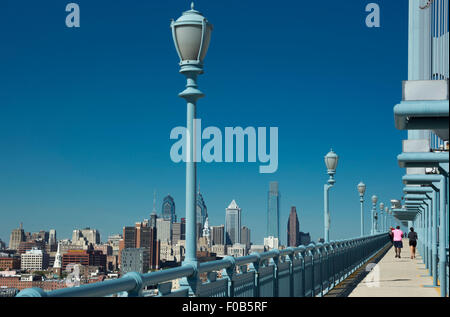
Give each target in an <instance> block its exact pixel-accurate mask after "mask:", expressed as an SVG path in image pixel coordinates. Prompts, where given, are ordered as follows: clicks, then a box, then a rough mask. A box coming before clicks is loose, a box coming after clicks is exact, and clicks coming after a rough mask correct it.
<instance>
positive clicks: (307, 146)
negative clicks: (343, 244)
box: [0, 0, 407, 244]
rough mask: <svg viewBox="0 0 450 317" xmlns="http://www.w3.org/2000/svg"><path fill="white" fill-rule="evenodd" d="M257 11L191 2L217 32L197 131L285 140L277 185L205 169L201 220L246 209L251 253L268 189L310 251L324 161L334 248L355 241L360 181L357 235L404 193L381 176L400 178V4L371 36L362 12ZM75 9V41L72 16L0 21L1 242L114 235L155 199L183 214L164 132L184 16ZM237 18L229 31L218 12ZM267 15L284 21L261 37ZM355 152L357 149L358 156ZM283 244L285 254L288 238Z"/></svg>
mask: <svg viewBox="0 0 450 317" xmlns="http://www.w3.org/2000/svg"><path fill="white" fill-rule="evenodd" d="M264 3H265V2H264V1H263V2H258V4H257V5H256V4H255V2H248V3H247V2H245V3H238V2H231V3H227V5H226V6H224V4H222V3H210V2H206V1H197V2H196V8H198V9H199V10H200V11H202V12H203V13H204V14H205V15H207V16H208V19H210V21H211V22H212V23H213V24H214V25H215V29H214V31H213V32H214V37H213V39H212V41H211V46H210V48H209V52H208V56H207V58H206V60H207V61H206V62H205V73H204V74H203V75H201V76H199V87H201V89H202V91H205V93H206V98H204V99H202V100H200V101H199V105H198V117H199V118H201V119H202V124H204V125H205V126H217V127H220V128H223V127H226V126H243V127H247V126H262V127H269V126H277V127H278V128H279V160H278V163H279V164H278V170H277V172H276V173H274V174H266V175H263V174H259V173H258V164H253V163H249V162H244V163H230V164H214V163H210V164H208V163H204V162H202V163H199V164H198V169H197V170H198V179H199V180H201V183H202V193H204V198H205V200H206V203H207V206H208V216H209V222H210V223H211V224H212V225H215V224H221V223H223V221H224V220H223V208H224V206H225V207H226V206H227V204H228V203H229V201H230V200H231V199H236V201H239V205H240V206H241V207H242V209H243V210H245V213H244V214H243V219H242V221H243V224H244V225H249V224H251V230H252V239H253V240H254V242H255V243H259V242H260V241H262V240H263V238H264V236H265V234H266V232H265V231H266V219H265V217H262V215H263V214H264V213H265V212H266V210H267V199H266V193H267V184H268V183H269V182H270V181H274V180H276V181H278V182H279V184H280V188H281V189H282V196H283V201H282V205H281V209H280V227H284V225H285V223H286V222H287V218H288V215H289V207H290V206H297V210H298V212H300V213H301V214H302V219H301V222H302V224H303V227H304V228H307V230H308V231H310V232H311V236H312V237H313V239H314V240H315V241H316V240H317V238H320V237H322V236H323V213H322V211H323V205H322V188H323V184H324V183H325V182H326V179H327V176H326V169H325V166H324V164H323V156H324V155H325V154H326V153H327V152H328V151H329V149H330V148H331V147H333V149H334V150H335V151H336V153H337V154H338V155H339V157H340V162H339V167H338V169H337V172H336V185H335V186H334V188H333V191H332V192H330V201H331V202H332V203H331V205H330V211H331V231H330V239H331V240H334V239H343V238H348V237H354V236H357V235H359V227H360V226H359V197H358V193H357V191H356V189H355V186H356V185H357V184H358V183H359V182H360V181H364V182H365V183H366V184H367V193H366V203H365V219H366V223H369V221H370V206H369V204H368V203H367V201H368V200H367V197H370V196H371V195H373V194H376V195H377V196H378V197H380V201H384V202H385V203H386V202H388V201H389V200H390V199H392V198H397V199H398V198H399V197H401V195H402V192H401V189H402V186H401V184H400V183H394V182H388V183H387V182H386V178H387V177H390V178H399V177H401V175H402V173H403V171H402V169H400V168H399V167H398V164H397V162H396V160H395V159H393V158H394V157H395V156H396V155H397V154H398V153H400V152H401V142H400V140H401V139H402V136H404V135H406V133H405V132H404V131H399V130H396V129H395V127H394V125H393V124H392V120H393V119H387V118H392V102H393V100H399V99H400V98H401V92H399V90H398V89H397V87H398V85H399V83H401V81H402V80H403V79H405V78H407V76H406V73H407V59H406V56H407V37H406V36H402V37H398V36H396V35H395V34H400V33H401V34H405V35H406V34H407V4H406V3H403V2H393V1H385V0H384V1H380V6H381V7H382V8H383V11H382V12H383V13H382V19H381V24H382V27H381V28H378V29H375V28H372V29H370V28H367V26H366V25H365V23H364V19H365V17H366V15H367V14H366V12H365V11H364V9H365V6H364V5H363V4H361V5H360V6H359V5H357V4H355V3H347V2H343V3H333V2H330V3H327V5H326V6H325V7H324V6H322V5H320V4H318V3H305V4H299V3H292V2H288V1H284V2H282V3H280V7H283V8H285V9H284V10H281V9H280V10H275V11H274V10H273V8H272V6H271V5H264ZM266 3H267V4H270V2H266ZM79 4H80V7H82V10H83V13H82V14H83V18H82V21H83V23H82V25H81V27H80V28H79V29H77V30H73V29H72V30H71V29H67V28H66V27H65V26H64V23H62V22H61V21H63V20H64V18H65V16H66V14H67V13H66V12H65V11H64V10H63V8H62V9H61V8H60V7H59V6H58V5H56V6H53V5H49V6H45V7H44V6H41V5H40V4H38V3H34V2H30V3H29V4H28V5H27V6H25V7H24V6H21V5H19V4H18V3H17V2H14V1H3V2H2V6H3V7H2V9H3V8H4V9H5V11H4V12H9V13H10V14H7V15H5V18H4V19H2V20H1V21H0V26H1V27H2V28H3V29H9V30H11V32H10V33H8V34H5V37H4V43H5V47H6V48H11V47H14V50H11V49H5V50H2V51H1V52H0V59H2V60H8V61H9V63H8V64H6V65H5V67H4V68H3V71H2V76H0V87H2V89H1V91H0V103H1V104H2V108H1V115H0V124H1V126H2V129H3V131H4V133H3V134H2V137H1V138H0V147H1V148H2V156H0V172H1V174H2V175H3V177H2V178H0V192H1V193H2V199H1V200H0V210H1V213H2V216H3V219H2V222H1V223H0V237H1V239H2V240H3V241H5V240H6V241H8V237H9V233H10V231H11V230H12V229H13V228H16V227H17V226H18V224H19V223H20V222H21V221H23V222H24V225H25V226H26V227H27V228H29V229H28V230H29V231H37V230H39V229H41V228H48V229H50V228H57V231H58V234H60V237H68V236H70V233H71V231H72V229H73V228H83V227H87V226H91V227H95V228H97V229H98V230H99V231H101V232H102V233H104V234H105V235H111V234H115V233H118V232H120V227H121V226H122V225H123V224H130V225H131V224H133V223H134V222H135V221H136V220H138V219H142V218H147V217H148V214H150V211H151V209H152V208H151V207H152V198H153V197H152V196H153V189H155V188H156V189H157V191H158V193H164V194H166V193H169V192H170V193H171V196H172V197H174V199H175V201H176V206H177V212H179V213H178V216H179V217H183V216H184V214H183V211H184V210H185V199H184V197H185V183H184V182H185V166H184V164H182V163H181V164H176V163H174V162H172V161H171V159H170V155H169V151H170V147H171V145H172V142H171V141H170V139H169V133H170V131H171V129H172V128H173V127H175V126H180V125H183V123H184V121H185V112H184V103H183V101H182V100H181V99H179V97H178V96H177V94H178V93H179V91H181V90H182V89H183V87H184V85H185V83H184V79H183V76H181V75H180V74H178V65H177V64H178V58H177V56H176V52H175V50H174V49H173V40H172V38H171V33H170V29H169V22H168V21H169V19H170V18H171V17H177V16H179V14H180V12H181V11H182V10H184V9H185V8H188V5H189V4H188V3H186V2H185V1H175V2H173V3H172V2H171V3H159V2H151V3H132V4H129V5H123V2H122V3H120V4H110V3H109V2H106V1H98V2H95V3H94V2H89V1H79ZM230 7H231V8H232V9H233V10H232V11H233V14H234V17H235V19H233V21H234V23H229V19H228V18H227V15H224V14H223V13H224V11H227V12H228V9H229V8H230ZM105 8H106V12H105ZM286 8H289V10H286ZM311 11H314V12H320V13H321V18H320V19H317V18H316V17H314V15H311V14H309V13H308V12H311ZM2 12H3V10H2ZM18 15H20V16H22V17H23V19H29V20H32V19H33V17H36V16H39V17H41V18H40V21H42V23H39V24H38V25H36V26H35V27H34V28H33V29H31V30H30V29H29V28H28V27H27V26H26V25H23V23H21V22H20V21H16V20H15V19H14V18H13V17H15V16H18ZM268 15H270V16H272V17H273V18H274V20H275V21H280V23H274V24H262V25H261V28H260V29H259V30H258V32H254V28H253V26H254V25H260V17H261V16H268ZM341 16H346V18H345V19H342V18H340V17H341ZM130 17H133V18H130ZM61 19H62V20H61ZM114 21H120V22H117V23H116V22H114ZM142 21H151V23H150V25H149V23H143V22H142ZM294 21H295V22H294ZM321 21H322V22H323V21H329V22H327V23H322V22H321ZM300 31H301V32H300ZM330 33H331V34H336V35H337V34H346V35H347V36H345V37H342V36H330ZM42 34H46V36H45V38H43V37H42ZM230 34H232V36H231V38H230ZM275 34H276V36H272V35H275ZM267 36H270V38H271V41H272V42H271V44H270V45H267V38H266V37H267ZM17 38H21V41H17ZM143 39H145V40H143ZM324 39H327V40H326V41H325V40H324ZM230 41H231V43H230ZM305 43H308V45H307V46H305ZM230 44H231V45H230ZM231 47H237V48H239V49H238V50H234V49H233V50H232V49H231ZM330 48H333V49H332V50H330ZM348 52H352V54H349V53H348ZM68 61H70V63H69V62H68ZM155 61H158V62H157V63H155ZM272 61H276V63H275V64H276V67H274V69H273V72H272V73H271V76H272V80H269V82H270V86H271V89H266V87H267V71H266V69H265V67H261V65H268V64H272ZM238 70H239V74H240V75H238V76H237V75H236V74H237V71H238ZM387 73H389V74H390V76H388V77H386V76H385V74H387ZM19 74H27V75H26V76H22V75H19ZM337 74H338V75H337ZM324 78H326V79H327V80H326V81H324V80H323V79H324ZM231 83H232V85H231ZM319 83H321V84H320V85H319ZM322 84H323V85H322ZM233 87H239V89H234V90H230V89H232V88H233ZM381 90H382V91H383V94H379V93H378V92H379V91H381ZM230 91H234V93H230ZM262 92H264V93H262ZM350 127H351V129H350ZM356 144H358V145H361V144H362V145H366V146H365V151H360V150H359V149H358V147H357V146H355V145H356ZM158 206H161V205H158ZM158 208H159V207H158ZM28 219H33V220H32V221H28ZM68 219H70V221H68ZM344 228H345V229H344ZM280 239H281V243H283V244H285V243H286V241H285V239H286V237H285V235H284V234H283V233H281V234H280Z"/></svg>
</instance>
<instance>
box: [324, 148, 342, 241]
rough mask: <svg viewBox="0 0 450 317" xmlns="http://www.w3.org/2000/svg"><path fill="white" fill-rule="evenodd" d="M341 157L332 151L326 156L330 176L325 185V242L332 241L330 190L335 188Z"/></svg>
mask: <svg viewBox="0 0 450 317" xmlns="http://www.w3.org/2000/svg"><path fill="white" fill-rule="evenodd" d="M338 160H339V157H338V156H337V154H336V153H334V152H333V150H332V149H331V150H330V152H328V154H327V155H325V165H326V167H327V173H328V175H329V176H330V178H329V179H328V183H327V184H325V185H324V191H323V192H324V197H323V199H324V222H325V230H324V231H325V237H324V240H325V242H329V241H330V211H329V208H328V190H329V189H330V188H331V187H333V185H334V183H335V182H336V181H335V180H334V174H336V166H337V163H338Z"/></svg>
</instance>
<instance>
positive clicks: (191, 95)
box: [170, 3, 212, 286]
mask: <svg viewBox="0 0 450 317" xmlns="http://www.w3.org/2000/svg"><path fill="white" fill-rule="evenodd" d="M170 27H171V28H172V36H173V41H174V44H175V48H176V50H177V53H178V56H179V58H180V73H182V74H183V75H185V76H186V79H187V84H186V89H185V90H184V91H182V92H181V93H180V94H179V96H180V97H182V98H184V99H185V100H186V102H187V122H186V130H187V132H186V134H187V151H186V152H187V155H186V158H185V161H186V253H185V259H184V262H183V264H191V265H192V266H193V267H194V269H195V270H196V269H197V264H198V261H197V241H196V240H197V238H196V237H197V234H196V230H197V227H196V193H195V189H196V186H197V184H196V178H197V177H196V173H197V170H196V163H195V162H196V159H195V154H196V148H195V129H194V119H195V116H196V104H197V99H199V98H201V97H203V96H204V95H203V93H202V92H201V91H200V90H199V89H198V88H197V76H198V75H199V74H202V73H203V60H204V58H205V56H206V52H207V51H208V46H209V42H210V39H211V31H212V25H211V24H210V23H209V22H208V20H206V18H205V17H203V16H202V14H201V13H200V12H199V11H196V10H194V3H192V4H191V10H189V11H186V12H183V14H182V16H181V17H179V18H178V19H177V20H176V21H173V20H172V23H171V24H170ZM196 280H197V277H196V274H194V277H193V278H191V279H190V280H189V285H190V286H193V284H195V283H192V281H194V282H195V281H196Z"/></svg>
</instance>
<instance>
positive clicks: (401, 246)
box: [394, 241, 403, 249]
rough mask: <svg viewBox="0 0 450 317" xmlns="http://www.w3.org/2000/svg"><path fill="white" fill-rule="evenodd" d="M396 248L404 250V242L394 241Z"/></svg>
mask: <svg viewBox="0 0 450 317" xmlns="http://www.w3.org/2000/svg"><path fill="white" fill-rule="evenodd" d="M394 247H396V248H398V249H401V248H403V242H402V241H394Z"/></svg>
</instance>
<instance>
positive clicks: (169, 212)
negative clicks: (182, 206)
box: [161, 195, 177, 223]
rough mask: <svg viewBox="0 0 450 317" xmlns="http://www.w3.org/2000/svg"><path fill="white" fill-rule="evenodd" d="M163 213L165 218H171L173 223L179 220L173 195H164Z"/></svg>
mask: <svg viewBox="0 0 450 317" xmlns="http://www.w3.org/2000/svg"><path fill="white" fill-rule="evenodd" d="M161 214H162V217H163V218H164V220H170V221H171V222H172V223H174V222H177V216H176V214H175V201H174V200H173V198H172V196H170V195H167V196H166V197H164V199H163V204H162V211H161Z"/></svg>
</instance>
